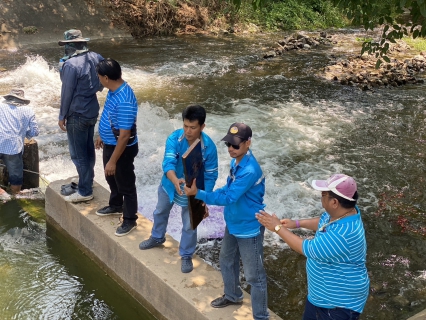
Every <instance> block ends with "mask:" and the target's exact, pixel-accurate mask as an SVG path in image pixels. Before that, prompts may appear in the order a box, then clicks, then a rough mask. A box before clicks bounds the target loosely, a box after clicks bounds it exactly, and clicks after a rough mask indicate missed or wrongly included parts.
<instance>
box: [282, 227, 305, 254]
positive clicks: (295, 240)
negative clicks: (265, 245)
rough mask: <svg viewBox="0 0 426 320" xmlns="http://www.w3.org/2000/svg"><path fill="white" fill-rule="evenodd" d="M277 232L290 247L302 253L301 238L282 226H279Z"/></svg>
mask: <svg viewBox="0 0 426 320" xmlns="http://www.w3.org/2000/svg"><path fill="white" fill-rule="evenodd" d="M277 234H278V235H279V236H280V237H281V239H283V240H284V241H285V243H287V244H288V246H289V247H290V248H292V249H293V250H294V251H296V252H299V253H300V254H303V250H302V244H303V239H302V238H300V237H299V236H297V235H295V234H294V233H293V232H291V231H290V230H288V229H287V228H285V227H283V228H281V229H280V230H279V231H278V232H277Z"/></svg>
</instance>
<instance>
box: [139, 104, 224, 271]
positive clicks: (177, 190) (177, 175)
mask: <svg viewBox="0 0 426 320" xmlns="http://www.w3.org/2000/svg"><path fill="white" fill-rule="evenodd" d="M182 120H183V129H178V130H176V131H174V132H173V133H172V134H171V135H170V136H169V137H168V138H167V141H166V149H165V151H164V160H163V172H164V174H163V178H162V179H161V184H160V186H159V187H158V202H157V207H156V209H155V211H154V226H153V227H152V231H151V236H150V237H149V239H147V240H145V241H142V242H141V243H140V244H139V248H140V249H141V250H146V249H151V248H154V247H157V246H159V245H161V244H162V243H164V242H165V241H166V238H165V234H166V229H167V223H168V220H169V215H170V210H171V209H172V207H173V203H175V204H177V205H179V206H181V207H182V224H183V226H182V236H181V239H180V244H179V254H180V256H181V257H182V259H181V261H182V263H181V271H182V272H183V273H188V272H191V271H192V270H193V268H194V267H193V264H192V255H193V254H194V252H195V247H196V245H197V229H195V230H192V228H191V220H190V216H189V210H188V198H187V196H186V195H185V194H184V192H183V185H184V183H185V179H184V169H183V162H182V155H183V154H184V153H185V152H186V151H187V150H188V148H189V146H191V144H192V143H193V142H194V141H195V140H196V139H200V140H201V148H202V154H203V161H204V170H205V171H204V185H205V189H206V191H212V190H213V187H214V185H215V183H216V179H217V175H218V162H217V149H216V145H215V144H214V142H213V141H212V140H211V139H210V137H209V136H208V135H207V134H205V133H204V132H203V129H204V127H205V123H204V122H205V120H206V111H205V109H204V108H203V107H201V106H197V105H195V106H189V107H187V108H185V110H183V112H182Z"/></svg>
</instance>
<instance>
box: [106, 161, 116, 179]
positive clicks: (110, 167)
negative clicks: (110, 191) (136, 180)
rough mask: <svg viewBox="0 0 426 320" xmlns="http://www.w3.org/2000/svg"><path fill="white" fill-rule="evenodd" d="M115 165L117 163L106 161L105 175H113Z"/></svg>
mask: <svg viewBox="0 0 426 320" xmlns="http://www.w3.org/2000/svg"><path fill="white" fill-rule="evenodd" d="M116 167H117V165H116V164H115V163H112V162H111V161H108V163H107V164H106V166H105V176H113V175H114V174H115V168H116Z"/></svg>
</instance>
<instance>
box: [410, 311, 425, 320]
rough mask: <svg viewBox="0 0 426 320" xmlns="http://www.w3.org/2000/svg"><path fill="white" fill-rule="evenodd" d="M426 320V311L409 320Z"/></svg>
mask: <svg viewBox="0 0 426 320" xmlns="http://www.w3.org/2000/svg"><path fill="white" fill-rule="evenodd" d="M425 319H426V309H425V310H423V311H422V312H420V313H418V314H416V315H414V316H412V317H410V318H408V319H407V320H425Z"/></svg>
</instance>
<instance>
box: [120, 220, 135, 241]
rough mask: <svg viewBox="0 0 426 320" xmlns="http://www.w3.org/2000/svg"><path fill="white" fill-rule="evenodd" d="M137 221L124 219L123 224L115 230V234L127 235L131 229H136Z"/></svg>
mask: <svg viewBox="0 0 426 320" xmlns="http://www.w3.org/2000/svg"><path fill="white" fill-rule="evenodd" d="M137 225H138V224H137V223H136V221H133V220H124V221H123V223H122V225H121V226H119V227H118V228H117V230H116V231H115V235H116V236H117V237H122V236H125V235H126V234H129V233H130V231H132V230H133V229H135V228H136V227H137Z"/></svg>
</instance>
